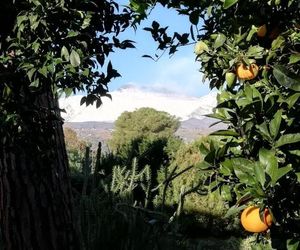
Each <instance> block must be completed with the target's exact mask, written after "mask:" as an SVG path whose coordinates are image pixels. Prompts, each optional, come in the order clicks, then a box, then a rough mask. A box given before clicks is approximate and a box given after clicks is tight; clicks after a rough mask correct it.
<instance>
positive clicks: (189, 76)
mask: <svg viewBox="0 0 300 250" xmlns="http://www.w3.org/2000/svg"><path fill="white" fill-rule="evenodd" d="M119 2H126V1H125V0H122V1H119ZM153 20H159V22H160V23H161V25H162V26H169V29H168V30H169V32H174V31H177V32H179V33H180V32H188V31H189V28H190V24H189V22H188V18H187V17H186V16H180V15H178V14H177V13H176V12H175V11H170V10H166V9H164V8H162V7H160V6H158V7H156V8H155V9H154V10H153V11H152V12H151V15H150V17H149V19H148V20H145V21H144V22H142V25H141V27H139V28H138V30H137V31H136V32H135V31H134V30H133V29H131V30H128V31H126V32H125V33H124V34H122V36H121V38H123V39H131V40H134V41H136V44H135V45H136V48H135V49H127V50H125V51H123V50H118V51H116V52H117V53H113V55H112V56H111V57H110V59H111V61H112V63H113V66H114V67H115V68H116V69H117V70H118V71H119V73H120V74H121V75H122V77H120V78H117V79H114V80H113V81H112V82H111V83H110V85H109V89H110V91H114V90H116V89H118V88H120V87H122V86H124V85H128V84H131V85H135V86H138V87H140V88H144V89H147V90H153V91H169V92H175V93H180V94H183V95H191V96H203V95H206V94H208V93H209V88H208V84H203V83H202V74H201V73H200V72H199V71H198V69H199V67H200V64H199V62H195V55H194V53H193V49H194V46H193V45H190V46H186V47H182V48H180V50H179V51H177V52H176V54H175V55H173V56H172V57H171V58H170V57H169V55H168V53H165V55H164V56H163V57H162V58H160V60H159V61H158V62H155V61H153V60H151V59H149V58H142V55H144V54H149V55H154V54H155V53H156V52H158V51H156V46H157V45H156V44H155V42H154V41H153V40H152V37H151V35H150V33H149V32H146V31H144V30H142V28H143V27H147V26H150V25H151V23H152V21H153ZM158 53H160V52H158Z"/></svg>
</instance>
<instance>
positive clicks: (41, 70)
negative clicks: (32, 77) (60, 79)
mask: <svg viewBox="0 0 300 250" xmlns="http://www.w3.org/2000/svg"><path fill="white" fill-rule="evenodd" d="M38 72H39V73H41V74H42V75H43V76H44V77H46V78H47V76H48V70H47V67H46V66H43V67H42V68H40V69H39V70H38Z"/></svg>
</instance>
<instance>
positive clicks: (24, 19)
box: [17, 15, 28, 26]
mask: <svg viewBox="0 0 300 250" xmlns="http://www.w3.org/2000/svg"><path fill="white" fill-rule="evenodd" d="M26 20H28V17H27V16H26V15H22V16H18V17H17V25H18V26H20V25H21V23H23V22H24V21H26Z"/></svg>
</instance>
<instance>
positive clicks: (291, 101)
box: [285, 93, 300, 109]
mask: <svg viewBox="0 0 300 250" xmlns="http://www.w3.org/2000/svg"><path fill="white" fill-rule="evenodd" d="M299 97H300V93H296V94H293V95H292V96H290V97H288V98H287V99H286V100H285V101H286V103H287V104H288V105H289V109H290V108H291V107H293V106H294V105H295V103H296V102H297V101H298V99H299Z"/></svg>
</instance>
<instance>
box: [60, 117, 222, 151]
mask: <svg viewBox="0 0 300 250" xmlns="http://www.w3.org/2000/svg"><path fill="white" fill-rule="evenodd" d="M215 121H216V120H214V119H211V118H203V119H196V118H190V119H188V120H185V121H182V122H181V125H180V127H179V129H178V130H177V132H176V135H178V136H179V137H180V138H182V139H183V140H184V141H186V142H190V141H193V140H195V139H197V138H198V137H199V136H201V135H208V134H209V133H211V132H213V131H216V130H218V129H222V128H225V125H224V124H218V125H216V126H213V127H209V126H210V125H211V124H213V123H214V122H215ZM64 126H65V127H69V128H72V129H73V130H75V131H76V133H77V134H78V136H79V137H80V138H82V139H84V140H86V141H88V142H91V143H92V145H93V147H96V146H97V144H98V142H99V141H101V142H102V143H103V144H104V146H105V145H106V143H107V140H108V139H110V138H111V134H112V131H113V129H114V123H112V122H66V123H65V124H64Z"/></svg>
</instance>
